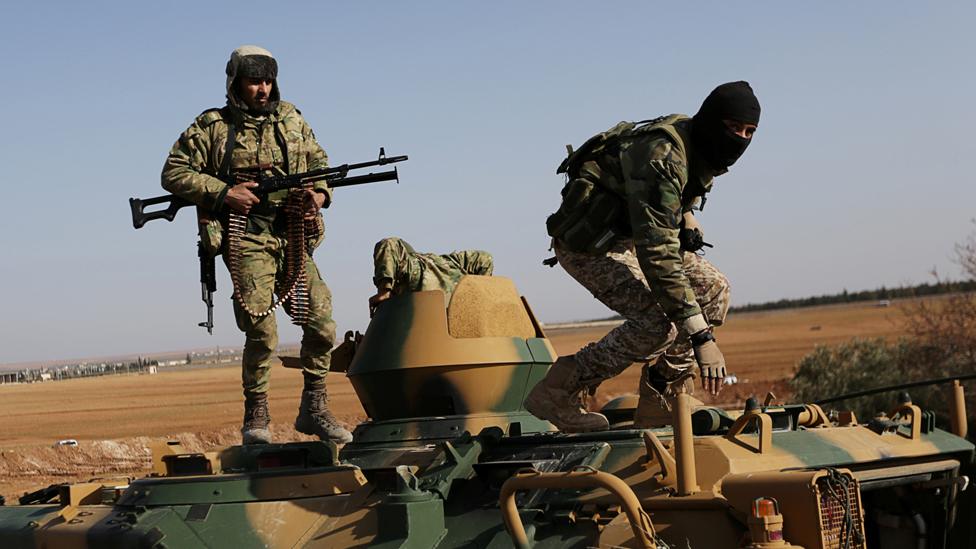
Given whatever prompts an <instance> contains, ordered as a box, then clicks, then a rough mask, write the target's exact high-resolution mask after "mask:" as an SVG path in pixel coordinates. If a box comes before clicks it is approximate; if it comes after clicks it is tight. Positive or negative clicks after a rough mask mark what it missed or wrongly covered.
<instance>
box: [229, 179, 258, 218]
mask: <svg viewBox="0 0 976 549" xmlns="http://www.w3.org/2000/svg"><path fill="white" fill-rule="evenodd" d="M257 186H258V184H257V183H255V182H254V181H245V182H244V183H238V184H237V185H234V186H233V187H231V188H230V189H229V190H228V191H227V194H226V195H225V196H224V204H226V205H227V207H229V208H230V209H231V210H233V211H235V212H237V213H239V214H244V215H247V213H248V212H250V211H251V208H253V207H254V205H255V204H258V203H259V202H261V199H260V198H258V197H257V195H256V194H254V193H252V192H251V189H253V188H255V187H257Z"/></svg>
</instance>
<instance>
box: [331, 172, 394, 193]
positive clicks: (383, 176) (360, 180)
mask: <svg viewBox="0 0 976 549" xmlns="http://www.w3.org/2000/svg"><path fill="white" fill-rule="evenodd" d="M381 181H396V182H397V183H399V182H400V174H399V173H397V169H396V168H393V169H392V170H388V171H385V172H376V173H367V174H364V175H354V176H352V177H343V178H342V179H337V180H335V181H334V182H332V181H330V182H329V186H330V187H332V188H333V189H338V188H339V187H351V186H353V185H363V184H366V183H379V182H381Z"/></svg>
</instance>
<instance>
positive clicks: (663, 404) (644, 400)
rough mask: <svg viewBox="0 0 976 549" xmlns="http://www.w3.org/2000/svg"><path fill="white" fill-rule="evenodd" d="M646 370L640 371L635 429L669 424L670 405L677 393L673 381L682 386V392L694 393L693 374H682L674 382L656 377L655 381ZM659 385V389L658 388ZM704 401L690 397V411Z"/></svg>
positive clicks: (653, 427)
mask: <svg viewBox="0 0 976 549" xmlns="http://www.w3.org/2000/svg"><path fill="white" fill-rule="evenodd" d="M648 373H649V372H648V371H647V370H645V371H644V372H641V381H640V390H639V393H638V394H639V395H640V399H639V400H638V401H637V410H635V411H634V428H635V429H655V428H657V427H666V426H668V425H671V406H672V404H673V403H674V395H675V394H677V390H676V389H677V388H678V387H677V386H676V385H675V383H677V384H680V385H681V386H682V387H684V392H686V393H688V395H693V394H694V393H695V378H694V376H682V377H681V378H679V379H678V380H677V381H676V382H668V381H665V380H663V379H660V378H658V379H657V380H656V381H657V382H656V383H654V382H652V381H651V378H652V376H649V375H648ZM658 387H660V390H659V389H658ZM702 405H704V403H703V402H702V401H700V400H698V399H697V398H694V397H691V406H692V411H694V410H695V409H697V408H698V407H699V406H702Z"/></svg>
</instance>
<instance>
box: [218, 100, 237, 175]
mask: <svg viewBox="0 0 976 549" xmlns="http://www.w3.org/2000/svg"><path fill="white" fill-rule="evenodd" d="M221 114H224V113H221ZM224 121H225V122H227V143H226V145H225V148H224V159H223V160H222V161H221V162H220V169H219V171H218V172H217V173H218V175H220V176H221V177H222V178H224V180H225V181H230V169H231V163H233V161H234V158H233V157H234V145H236V144H237V128H235V127H234V122H232V121H231V120H230V116H225V117H224ZM228 184H229V183H228Z"/></svg>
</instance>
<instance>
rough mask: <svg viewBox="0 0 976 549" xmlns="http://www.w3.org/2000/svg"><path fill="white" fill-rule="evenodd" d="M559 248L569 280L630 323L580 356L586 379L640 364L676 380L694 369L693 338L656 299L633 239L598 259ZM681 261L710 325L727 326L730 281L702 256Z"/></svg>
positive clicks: (687, 256)
mask: <svg viewBox="0 0 976 549" xmlns="http://www.w3.org/2000/svg"><path fill="white" fill-rule="evenodd" d="M555 250H556V257H558V258H559V264H560V265H562V267H563V268H564V269H565V270H566V272H567V273H569V275H570V276H572V277H573V278H575V279H576V280H577V281H579V283H580V284H582V285H583V286H584V287H585V288H586V289H587V290H589V291H590V293H591V294H593V297H595V298H596V299H598V300H599V301H600V302H601V303H603V304H604V305H606V306H607V307H609V308H610V309H612V310H614V311H616V312H617V313H619V314H620V315H621V316H623V317H624V319H625V321H624V323H623V324H621V325H620V326H617V327H616V328H614V329H613V330H611V331H610V333H608V334H607V335H606V336H604V337H603V338H602V339H601V340H599V341H597V342H594V343H590V344H588V345H587V346H586V347H584V348H583V349H581V350H580V351H579V352H577V353H576V362H577V364H579V366H580V369H581V372H580V377H581V378H582V379H584V380H594V381H595V380H600V381H602V380H604V379H608V378H611V377H613V376H615V375H617V374H619V373H621V372H623V371H624V370H625V369H627V368H628V367H629V366H630V365H631V364H633V363H635V362H648V363H651V364H652V366H651V367H652V368H653V369H654V370H655V371H656V372H655V373H656V374H658V375H659V376H661V377H662V378H664V379H667V380H671V379H674V378H676V377H677V376H678V375H680V374H681V373H682V372H683V371H684V370H686V369H688V368H691V367H693V366H694V365H695V356H694V353H693V352H692V349H691V342H690V341H689V340H688V334H687V333H685V332H684V330H683V329H679V328H677V327H676V326H675V325H674V324H673V323H672V322H671V321H670V320H669V319H668V317H667V315H665V313H664V309H663V308H662V307H661V306H660V305H659V304H658V302H657V301H656V300H655V299H654V297H653V294H652V293H651V292H650V290H649V287H648V283H647V280H646V278H645V277H644V273H643V272H642V271H641V269H640V265H639V263H638V259H637V255H636V252H635V249H634V245H633V242H632V241H630V240H621V241H619V242H618V243H617V245H616V246H614V248H613V249H611V250H610V251H609V252H607V253H606V254H605V255H603V256H596V257H594V256H590V255H586V254H580V253H575V252H570V251H567V250H563V249H562V248H560V247H559V246H558V244H557V246H556V248H555ZM681 257H682V267H681V269H682V271H683V273H684V275H685V277H686V278H687V279H688V281H689V284H690V287H691V289H692V291H694V293H695V295H696V296H698V303H699V305H701V307H702V309H703V312H704V314H705V317H706V318H707V319H708V322H709V324H710V325H712V326H720V325H722V323H723V322H724V321H725V316H726V314H727V312H728V309H729V294H730V292H729V282H728V279H726V278H725V275H723V274H722V273H721V272H719V270H718V269H716V268H715V266H714V265H712V264H711V263H710V262H709V261H708V260H706V259H705V258H703V257H701V256H699V255H697V254H694V253H691V252H683V253H682V256H681Z"/></svg>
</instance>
